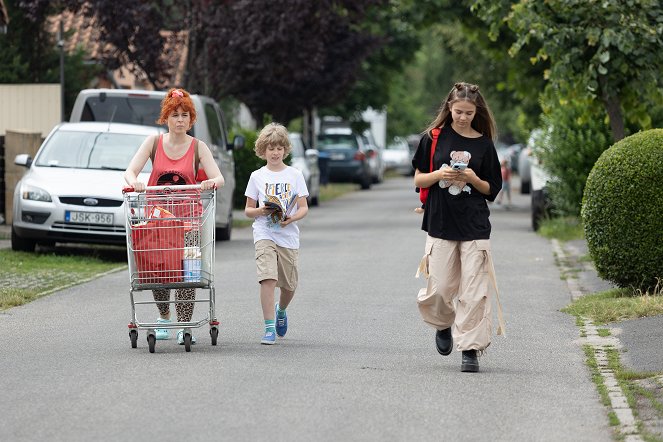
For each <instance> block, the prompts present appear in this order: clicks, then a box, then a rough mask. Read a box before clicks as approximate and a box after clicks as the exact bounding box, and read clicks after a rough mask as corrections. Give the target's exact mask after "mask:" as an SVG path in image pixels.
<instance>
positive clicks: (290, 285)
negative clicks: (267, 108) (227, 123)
mask: <svg viewBox="0 0 663 442" xmlns="http://www.w3.org/2000/svg"><path fill="white" fill-rule="evenodd" d="M291 150H292V146H291V145H290V140H289V137H288V131H287V129H286V128H285V127H283V126H282V125H280V124H277V123H270V124H268V125H267V126H265V127H264V128H263V129H262V131H260V135H258V139H257V140H256V145H255V152H256V155H257V156H258V157H260V158H262V159H263V160H267V165H266V166H263V167H261V168H260V169H258V170H256V171H254V172H253V173H251V178H249V183H248V184H247V186H246V192H244V195H245V196H246V207H245V208H244V213H246V216H248V217H249V218H255V221H254V222H253V242H254V244H255V250H256V255H255V256H256V267H257V270H258V282H259V283H260V303H261V305H262V314H263V317H264V319H265V335H264V336H263V338H262V340H261V341H260V342H261V343H262V344H267V345H271V344H274V343H275V342H276V335H277V334H278V336H279V337H283V336H285V333H286V331H287V330H288V317H287V315H286V311H285V310H286V308H287V307H288V305H289V304H290V302H291V301H292V298H293V296H294V295H295V289H296V288H297V282H298V278H299V275H298V269H297V267H298V261H299V228H298V227H297V223H296V221H298V220H300V219H302V218H304V217H305V216H306V214H307V213H308V204H307V202H306V197H307V196H308V189H307V188H306V182H305V181H304V175H302V173H301V172H300V171H299V170H297V169H295V168H294V167H290V166H288V165H286V164H285V163H284V162H283V159H284V158H285V157H286V156H287V155H288V154H289V153H290V151H291ZM266 201H267V202H269V203H271V204H272V205H280V206H281V207H282V208H283V210H282V211H281V210H280V208H276V209H275V208H273V207H272V208H270V206H266V205H265V202H266ZM276 287H279V288H280V291H281V296H280V299H279V302H278V303H277V304H276V306H274V291H275V289H276Z"/></svg>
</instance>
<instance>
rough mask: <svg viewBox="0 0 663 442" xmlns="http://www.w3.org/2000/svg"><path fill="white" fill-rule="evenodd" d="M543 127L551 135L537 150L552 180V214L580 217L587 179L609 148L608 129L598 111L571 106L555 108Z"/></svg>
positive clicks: (544, 119) (548, 185)
mask: <svg viewBox="0 0 663 442" xmlns="http://www.w3.org/2000/svg"><path fill="white" fill-rule="evenodd" d="M543 123H544V126H545V127H546V129H544V130H546V131H547V133H548V134H549V135H548V136H547V137H545V138H544V139H545V142H544V143H541V144H540V145H539V146H536V148H537V154H538V155H539V156H540V158H541V161H542V163H543V167H544V168H545V169H546V170H547V171H548V172H549V174H550V176H551V179H550V181H549V182H548V184H547V187H548V193H549V195H550V198H551V200H552V207H553V214H554V215H557V216H573V217H576V216H579V215H580V206H581V205H582V195H583V190H584V189H585V182H586V181H587V176H588V175H589V172H590V171H591V170H592V167H593V166H594V163H595V162H596V160H597V159H598V158H599V156H600V155H601V153H602V152H603V151H604V150H606V149H607V148H608V147H609V146H610V138H609V128H608V126H607V125H606V124H605V122H604V118H603V115H602V114H601V113H599V112H598V111H597V110H596V109H592V108H590V107H589V106H582V105H580V104H571V103H569V104H567V105H565V106H557V107H555V108H552V109H551V110H550V113H549V114H547V115H545V116H544V117H543Z"/></svg>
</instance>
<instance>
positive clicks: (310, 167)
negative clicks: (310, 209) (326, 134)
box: [290, 132, 320, 206]
mask: <svg viewBox="0 0 663 442" xmlns="http://www.w3.org/2000/svg"><path fill="white" fill-rule="evenodd" d="M290 144H292V152H290V157H291V162H290V163H291V165H292V167H294V168H295V169H298V170H299V171H301V172H302V175H304V180H305V181H306V188H307V189H308V194H309V196H308V200H307V201H308V203H309V205H311V206H317V205H318V203H319V201H320V167H319V166H318V156H319V153H318V151H317V150H316V149H307V148H306V145H305V144H304V140H303V139H302V135H301V134H300V133H297V132H291V133H290Z"/></svg>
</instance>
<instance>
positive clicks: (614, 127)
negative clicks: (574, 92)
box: [599, 75, 624, 142]
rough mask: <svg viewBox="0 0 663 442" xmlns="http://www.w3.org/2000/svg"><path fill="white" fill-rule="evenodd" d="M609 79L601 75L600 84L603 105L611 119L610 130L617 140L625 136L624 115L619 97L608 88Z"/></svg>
mask: <svg viewBox="0 0 663 442" xmlns="http://www.w3.org/2000/svg"><path fill="white" fill-rule="evenodd" d="M607 83H608V80H607V78H606V77H605V75H600V76H599V85H600V86H601V95H602V97H603V106H604V107H605V110H606V112H607V114H608V118H609V119H610V130H611V131H612V138H613V139H614V141H615V142H617V141H619V140H621V139H622V138H624V115H623V114H622V106H621V103H620V101H619V98H618V97H617V96H616V95H615V94H613V93H611V92H610V91H609V90H608V84H607Z"/></svg>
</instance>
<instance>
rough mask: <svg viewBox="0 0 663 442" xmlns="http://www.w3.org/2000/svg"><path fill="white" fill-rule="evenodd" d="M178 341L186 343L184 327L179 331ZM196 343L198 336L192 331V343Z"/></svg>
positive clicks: (182, 343) (181, 343) (180, 343)
mask: <svg viewBox="0 0 663 442" xmlns="http://www.w3.org/2000/svg"><path fill="white" fill-rule="evenodd" d="M177 343H178V344H179V345H184V329H183V328H182V329H180V331H178V332H177ZM195 343H196V337H195V336H194V335H193V333H192V334H191V344H195Z"/></svg>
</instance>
